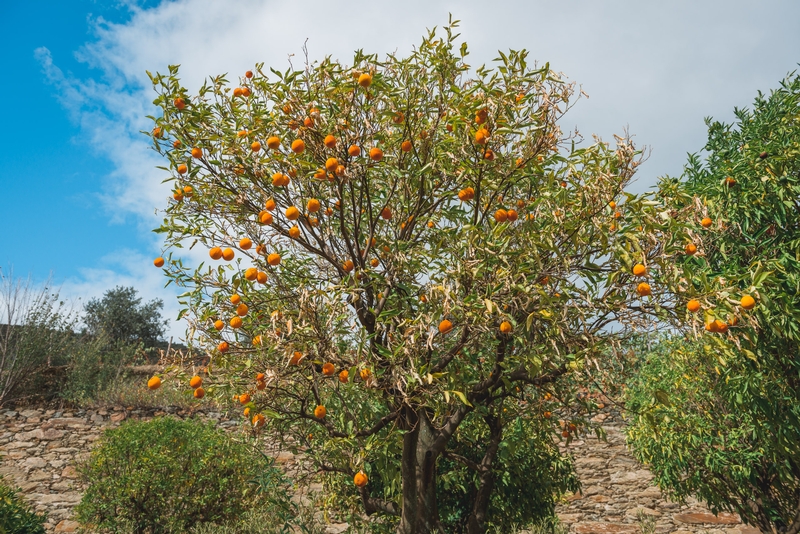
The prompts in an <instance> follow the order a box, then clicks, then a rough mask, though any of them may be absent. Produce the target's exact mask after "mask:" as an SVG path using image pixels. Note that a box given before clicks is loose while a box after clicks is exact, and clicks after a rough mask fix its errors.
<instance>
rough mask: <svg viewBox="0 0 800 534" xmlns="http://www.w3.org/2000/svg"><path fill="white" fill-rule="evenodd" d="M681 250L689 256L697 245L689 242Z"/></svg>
mask: <svg viewBox="0 0 800 534" xmlns="http://www.w3.org/2000/svg"><path fill="white" fill-rule="evenodd" d="M683 251H684V252H686V254H688V255H690V256H691V255H692V254H694V253H695V252H697V245H695V244H694V243H689V244H687V245H686V247H684V249H683Z"/></svg>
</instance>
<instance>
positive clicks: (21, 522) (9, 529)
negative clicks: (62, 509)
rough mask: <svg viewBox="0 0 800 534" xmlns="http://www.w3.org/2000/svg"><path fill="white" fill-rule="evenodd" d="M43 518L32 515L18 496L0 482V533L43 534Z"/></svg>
mask: <svg viewBox="0 0 800 534" xmlns="http://www.w3.org/2000/svg"><path fill="white" fill-rule="evenodd" d="M44 521H45V516H43V515H38V514H36V513H34V512H33V511H32V510H31V509H30V507H29V506H28V505H27V504H26V503H24V502H23V501H22V499H20V497H19V494H18V493H17V492H16V491H14V490H13V489H11V488H9V487H8V486H6V485H4V484H3V483H2V481H0V533H2V534H44Z"/></svg>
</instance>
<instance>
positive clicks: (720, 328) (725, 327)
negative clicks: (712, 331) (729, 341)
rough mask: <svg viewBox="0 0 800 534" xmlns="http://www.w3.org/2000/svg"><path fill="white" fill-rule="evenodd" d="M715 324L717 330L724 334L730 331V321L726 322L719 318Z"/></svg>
mask: <svg viewBox="0 0 800 534" xmlns="http://www.w3.org/2000/svg"><path fill="white" fill-rule="evenodd" d="M714 324H715V325H716V327H717V332H719V333H720V334H724V333H725V332H727V331H728V323H726V322H725V321H721V320H720V319H717V320H716V321H714Z"/></svg>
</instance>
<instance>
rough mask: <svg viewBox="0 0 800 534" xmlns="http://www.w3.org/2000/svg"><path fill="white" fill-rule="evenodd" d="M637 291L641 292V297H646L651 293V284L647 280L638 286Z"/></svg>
mask: <svg viewBox="0 0 800 534" xmlns="http://www.w3.org/2000/svg"><path fill="white" fill-rule="evenodd" d="M636 292H637V293H638V294H639V296H640V297H646V296H648V295H650V293H651V291H650V284H648V283H647V282H642V283H641V284H639V285H638V286H636Z"/></svg>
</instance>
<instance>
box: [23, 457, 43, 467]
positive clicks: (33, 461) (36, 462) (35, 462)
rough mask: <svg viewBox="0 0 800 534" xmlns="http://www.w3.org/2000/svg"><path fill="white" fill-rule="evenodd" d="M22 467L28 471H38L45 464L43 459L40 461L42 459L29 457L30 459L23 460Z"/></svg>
mask: <svg viewBox="0 0 800 534" xmlns="http://www.w3.org/2000/svg"><path fill="white" fill-rule="evenodd" d="M22 465H23V466H24V467H27V468H29V469H40V468H42V467H44V466H46V465H47V462H46V461H44V459H42V458H38V457H36V456H31V457H30V458H27V459H25V461H24V462H22Z"/></svg>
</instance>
